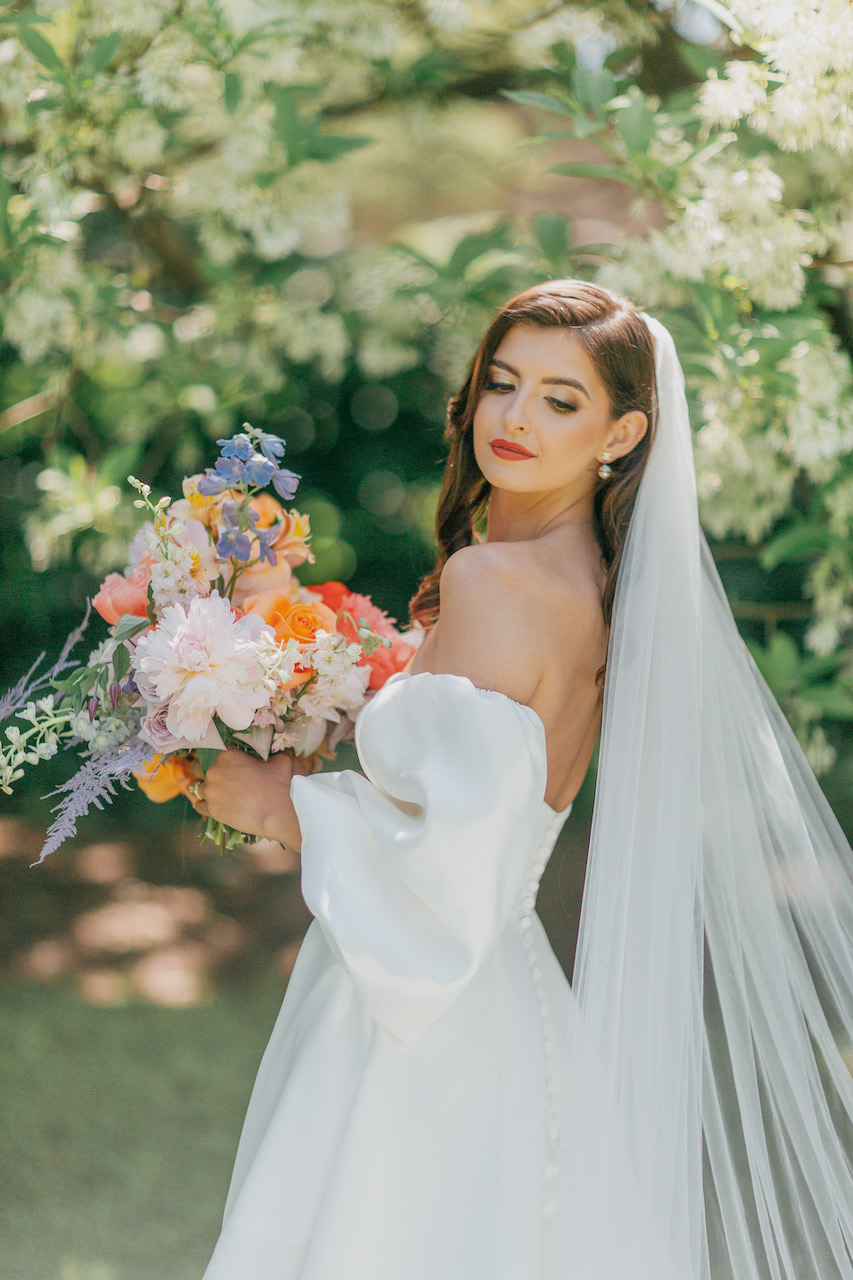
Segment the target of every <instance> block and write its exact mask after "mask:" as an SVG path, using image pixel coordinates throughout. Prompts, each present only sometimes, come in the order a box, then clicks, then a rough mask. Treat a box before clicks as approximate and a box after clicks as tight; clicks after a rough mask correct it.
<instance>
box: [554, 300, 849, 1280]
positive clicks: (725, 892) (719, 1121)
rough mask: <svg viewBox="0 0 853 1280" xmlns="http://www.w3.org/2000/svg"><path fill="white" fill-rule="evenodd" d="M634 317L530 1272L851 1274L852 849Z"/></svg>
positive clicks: (817, 1278)
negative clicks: (607, 626) (639, 421)
mask: <svg viewBox="0 0 853 1280" xmlns="http://www.w3.org/2000/svg"><path fill="white" fill-rule="evenodd" d="M644 318H645V320H646V323H647V324H648V325H649V327H650V329H651V332H652V334H653V337H654V341H655V352H656V377H657V395H658V419H657V434H656V438H655V440H654V443H653V445H652V449H651V451H650V455H649V460H648V463H647V466H646V470H645V472H644V475H643V479H642V482H641V484H640V488H639V491H638V495H637V501H636V505H635V508H634V512H633V515H632V518H631V524H630V527H629V531H628V538H627V542H626V546H625V551H624V557H623V563H622V567H621V569H620V575H619V579H618V584H617V589H616V597H615V601H614V612H613V621H612V626H611V633H610V641H609V650H608V658H607V679H606V688H605V695H604V710H603V721H602V733H601V744H600V751H599V763H598V775H597V782H596V794H595V807H594V812H593V821H592V835H591V844H590V853H589V862H588V868H587V878H586V886H585V890H584V899H583V907H582V913H581V923H580V934H579V939H578V949H577V959H576V964H575V973H574V979H573V988H574V991H575V994H576V997H577V1001H576V1005H575V1009H576V1013H577V1019H576V1020H575V1019H573V1021H572V1024H571V1025H570V1026H569V1028H568V1031H567V1036H568V1056H567V1060H568V1062H569V1063H570V1075H569V1080H568V1088H567V1090H566V1095H565V1096H566V1102H565V1103H564V1113H563V1115H562V1117H561V1123H560V1139H559V1147H560V1150H559V1159H557V1158H555V1159H554V1160H552V1162H551V1166H550V1168H549V1170H548V1173H549V1180H550V1186H551V1188H552V1191H551V1203H550V1208H551V1210H552V1221H553V1224H554V1225H553V1230H554V1232H555V1233H557V1234H559V1235H562V1234H563V1233H564V1234H565V1239H564V1240H563V1241H562V1242H558V1245H557V1247H556V1248H555V1249H554V1250H553V1257H554V1258H555V1259H560V1260H561V1261H560V1262H559V1263H557V1264H556V1267H555V1269H554V1270H553V1280H558V1278H559V1280H569V1277H571V1278H572V1280H575V1278H577V1280H623V1277H625V1278H627V1277H628V1276H631V1277H632V1280H707V1278H709V1277H712V1278H713V1280H838V1278H841V1277H843V1278H844V1280H853V1078H851V1073H850V1069H849V1067H848V1066H847V1065H846V1064H845V1061H844V1056H843V1055H844V1052H845V1051H847V1050H849V1047H850V1046H851V1045H853V851H851V848H850V846H849V844H848V843H847V840H846V839H845V837H844V834H843V832H842V830H841V828H840V827H839V825H838V822H837V821H836V819H835V817H834V815H833V813H832V810H831V809H830V806H829V804H828V802H827V800H826V798H825V797H824V795H823V793H822V792H821V790H820V787H819V786H818V783H817V781H816V779H815V777H814V774H813V773H812V770H811V769H810V767H809V765H808V763H807V761H806V759H805V757H804V755H803V753H802V751H801V749H800V747H799V745H798V743H797V741H796V739H795V737H794V735H793V733H792V731H791V729H790V727H789V726H788V724H787V722H786V720H785V718H784V716H783V714H782V712H781V710H780V708H779V706H778V705H777V703H776V701H775V699H774V697H773V695H772V694H771V692H770V690H769V688H768V687H767V685H766V684H765V682H764V680H763V679H762V677H761V675H760V673H759V671H758V669H757V667H756V666H755V663H754V662H753V660H752V657H751V655H750V654H749V651H748V649H747V648H746V646H745V644H744V643H743V641H742V639H741V637H740V635H739V633H738V631H737V628H736V625H735V622H734V619H733V617H732V613H731V610H730V608H729V605H728V602H727V600H726V596H725V593H724V591H723V588H722V584H721V583H720V579H719V576H718V574H717V571H716V568H715V565H714V562H713V559H712V557H711V554H710V552H709V550H708V546H707V543H706V541H705V538H704V535H703V533H702V530H701V528H700V525H699V518H698V512H697V504H696V482H695V473H694V466H693V456H692V445H691V434H690V425H689V420H688V411H687V403H686V399H685V394H684V379H683V375H682V370H681V366H680V364H679V361H678V357H677V354H676V350H675V346H674V343H673V340H672V337H671V336H670V334H669V332H668V331H667V330H666V329H665V328H664V327H663V326H662V325H661V324H660V323H658V322H657V321H655V320H653V319H651V318H650V317H647V316H646V317H644ZM848 1061H849V1059H848ZM576 1152H583V1153H584V1157H585V1158H584V1160H583V1163H582V1166H581V1162H580V1160H576V1159H575V1153H576ZM590 1152H594V1153H595V1155H594V1157H593V1158H592V1159H590V1155H589V1153H590Z"/></svg>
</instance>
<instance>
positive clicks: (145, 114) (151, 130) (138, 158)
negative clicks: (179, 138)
mask: <svg viewBox="0 0 853 1280" xmlns="http://www.w3.org/2000/svg"><path fill="white" fill-rule="evenodd" d="M168 136H169V135H168V134H167V133H166V130H165V129H164V128H163V127H162V125H160V124H158V123H157V121H156V120H155V119H154V117H153V116H152V115H151V113H150V111H141V110H137V111H128V112H126V113H125V114H124V115H123V116H122V117H121V119H120V120H119V122H118V124H117V125H116V127H115V129H114V131H113V135H112V137H113V146H114V147H115V150H116V153H117V155H118V156H119V157H120V159H121V160H123V161H124V163H125V164H126V165H128V167H129V168H131V169H150V168H154V167H155V166H156V165H157V164H158V163H159V162H160V160H161V159H162V157H163V147H164V146H165V144H166V141H167V140H168Z"/></svg>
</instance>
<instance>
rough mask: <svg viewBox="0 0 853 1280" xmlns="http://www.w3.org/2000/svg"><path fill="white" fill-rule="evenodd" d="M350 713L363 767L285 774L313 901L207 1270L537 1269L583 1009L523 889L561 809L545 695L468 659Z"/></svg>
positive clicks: (545, 1249) (273, 1274) (417, 1272)
mask: <svg viewBox="0 0 853 1280" xmlns="http://www.w3.org/2000/svg"><path fill="white" fill-rule="evenodd" d="M356 727H357V733H356V746H357V750H358V754H359V759H360V762H361V765H362V767H363V769H364V773H365V775H366V776H364V777H363V776H361V775H360V774H358V773H355V772H354V771H344V772H330V773H323V774H315V775H312V776H310V777H295V778H294V779H293V784H292V791H291V794H292V797H293V802H294V805H295V807H296V811H297V814H298V817H299V822H300V826H301V830H302V841H303V843H302V866H303V871H302V885H303V892H304V896H305V899H306V902H307V903H308V905H309V907H310V908H311V910H312V912H313V913H314V915H315V917H316V918H315V920H314V922H313V923H312V924H311V926H310V928H309V930H308V933H307V935H306V938H305V941H304V943H303V945H302V948H301V950H300V953H299V957H298V960H297V963H296V966H295V968H294V971H293V974H292V977H291V980H290V983H289V985H288V988H287V992H286V995H285V999H284V1003H283V1006H282V1009H281V1013H280V1015H279V1018H278V1020H277V1023H276V1025H275V1029H274V1031H273V1034H272V1038H271V1040H270V1043H269V1046H268V1048H267V1050H266V1053H265V1054H264V1057H263V1060H262V1063H261V1066H260V1070H259V1072H258V1077H257V1081H256V1084H255V1088H254V1092H253V1094H252V1098H251V1102H250V1105H249V1109H248V1113H247V1116H246V1121H245V1125H244V1129H243V1133H242V1137H241V1139H240V1145H239V1149H238V1152H237V1158H236V1162H235V1167H234V1173H233V1177H232V1182H231V1188H230V1191H229V1194H228V1199H227V1203H226V1209H225V1217H224V1224H223V1228H222V1233H221V1236H220V1238H219V1241H218V1243H217V1245H216V1248H215V1251H214V1254H213V1257H212V1259H211V1262H210V1264H209V1266H208V1269H207V1271H206V1273H205V1280H297V1277H298V1278H299V1280H362V1278H363V1280H367V1278H368V1277H369V1278H370V1280H403V1278H405V1280H438V1277H440V1278H441V1280H475V1278H478V1277H482V1278H483V1280H487V1278H488V1280H522V1278H523V1280H536V1278H537V1277H544V1276H546V1275H547V1274H548V1273H549V1269H550V1266H551V1264H552V1261H553V1259H552V1258H551V1257H550V1244H549V1242H550V1240H551V1236H552V1228H553V1203H552V1202H551V1200H550V1198H549V1185H550V1182H551V1179H552V1178H553V1175H554V1173H555V1171H556V1170H555V1165H554V1160H555V1153H556V1151H557V1150H558V1147H559V1113H560V1105H561V1098H562V1094H563V1090H564V1087H565V1081H564V1069H565V1064H564V1062H563V1061H562V1057H563V1056H564V1055H563V1045H564V1031H565V1027H566V1026H567V1025H568V1024H570V1023H571V1021H572V1019H573V1018H574V1017H575V1016H576V1013H575V1010H574V1006H573V997H572V993H571V990H570V987H569V985H568V983H567V982H566V979H565V977H564V975H563V973H562V970H561V969H560V967H559V965H558V963H557V961H556V959H555V957H554V955H553V952H552V951H551V948H550V946H549V944H548V941H547V939H546V936H545V933H544V931H543V929H542V926H541V924H540V923H539V920H538V918H537V917H536V915H535V912H534V910H533V907H534V901H535V894H536V889H537V887H538V882H539V877H540V876H541V874H542V871H543V869H544V867H545V864H546V862H547V859H548V857H549V856H550V853H551V851H552V849H553V846H554V842H555V840H556V838H557V835H558V833H559V830H560V827H561V826H562V824H563V822H564V820H565V818H566V817H567V815H568V813H569V811H570V810H571V805H569V806H567V808H565V809H564V810H562V811H560V812H556V811H555V810H553V809H552V808H550V807H549V806H548V805H547V804H546V803H545V801H544V798H543V797H544V791H545V781H546V754H545V733H544V729H543V726H542V722H541V720H540V719H539V717H538V716H537V715H536V713H535V712H534V711H532V710H531V709H530V708H529V707H526V706H523V705H521V704H519V703H516V702H514V701H512V700H511V699H509V698H507V697H505V696H504V695H502V694H499V693H494V692H490V691H486V690H481V689H478V688H476V687H475V686H474V685H473V684H472V683H471V682H470V681H469V680H467V679H465V678H464V677H459V676H451V675H433V674H430V673H420V674H417V675H407V674H403V673H400V674H399V675H397V676H394V677H392V679H390V680H389V681H388V682H387V683H386V685H385V686H384V687H383V688H382V690H380V692H379V693H378V694H377V695H376V696H375V697H374V698H373V699H372V700H371V702H370V703H369V704H368V705H367V706H366V707H365V709H364V710H363V711H362V713H361V714H360V716H359V718H358V720H357V724H356ZM557 1027H558V1028H559V1035H558V1034H555V1032H554V1030H552V1028H557Z"/></svg>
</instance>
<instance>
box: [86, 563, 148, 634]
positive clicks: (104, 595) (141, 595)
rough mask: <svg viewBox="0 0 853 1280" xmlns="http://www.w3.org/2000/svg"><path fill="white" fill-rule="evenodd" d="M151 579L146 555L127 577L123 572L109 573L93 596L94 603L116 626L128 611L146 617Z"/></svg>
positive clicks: (101, 613) (106, 618) (136, 615)
mask: <svg viewBox="0 0 853 1280" xmlns="http://www.w3.org/2000/svg"><path fill="white" fill-rule="evenodd" d="M150 581H151V561H150V560H149V559H148V557H147V556H144V557H143V559H142V560H140V561H139V564H138V565H137V566H136V568H135V569H134V570H133V572H132V573H131V574H129V575H128V576H127V577H125V576H124V574H123V573H108V574H107V576H106V577H105V578H104V580H103V582H102V583H101V589H100V591H99V592H98V594H97V595H96V596H93V598H92V604H93V605H94V606H95V608H96V609H97V611H98V613H99V614H100V615H101V617H102V618H103V620H104V622H108V623H109V624H110V626H111V627H114V626H115V624H116V623H117V622H118V620H119V618H121V617H122V616H123V615H124V614H126V613H132V614H133V615H134V617H136V618H144V617H145V615H146V614H147V612H148V583H149V582H150Z"/></svg>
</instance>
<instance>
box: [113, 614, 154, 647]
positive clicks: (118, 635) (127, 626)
mask: <svg viewBox="0 0 853 1280" xmlns="http://www.w3.org/2000/svg"><path fill="white" fill-rule="evenodd" d="M150 625H151V624H150V623H149V621H148V619H147V618H140V617H139V615H138V614H135V613H123V614H122V616H121V617H120V618H119V620H118V622H117V623H116V625H115V630H114V631H113V639H114V640H118V641H119V642H120V641H122V640H129V639H130V638H131V636H135V635H138V634H139V632H140V631H144V630H145V629H146V627H148V626H150Z"/></svg>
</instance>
